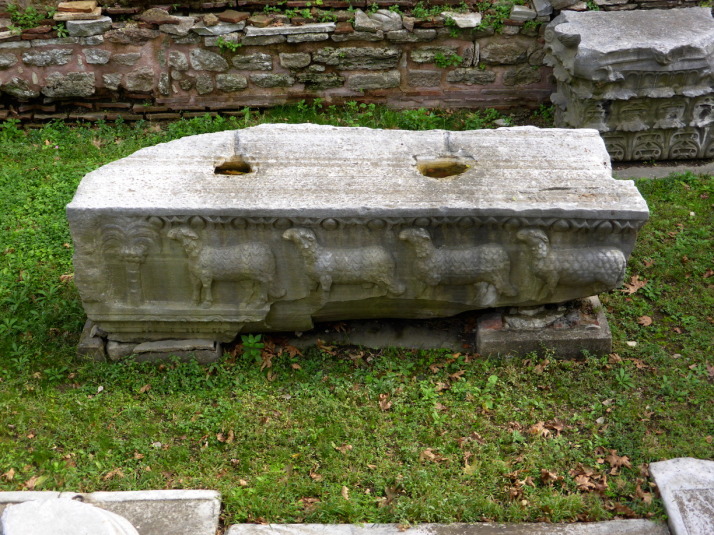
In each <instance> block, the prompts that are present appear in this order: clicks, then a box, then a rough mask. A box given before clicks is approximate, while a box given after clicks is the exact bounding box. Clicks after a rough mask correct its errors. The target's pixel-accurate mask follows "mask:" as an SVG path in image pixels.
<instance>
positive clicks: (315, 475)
mask: <svg viewBox="0 0 714 535" xmlns="http://www.w3.org/2000/svg"><path fill="white" fill-rule="evenodd" d="M319 468H320V465H316V466H313V467H312V468H311V469H310V472H309V476H310V479H312V480H313V481H322V474H318V473H317V471H318V470H319Z"/></svg>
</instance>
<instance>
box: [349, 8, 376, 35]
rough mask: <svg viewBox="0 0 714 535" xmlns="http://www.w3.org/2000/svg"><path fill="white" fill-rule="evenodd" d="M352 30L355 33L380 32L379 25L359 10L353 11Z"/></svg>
mask: <svg viewBox="0 0 714 535" xmlns="http://www.w3.org/2000/svg"><path fill="white" fill-rule="evenodd" d="M354 28H355V31H356V32H367V33H375V32H377V31H379V30H380V24H379V22H378V21H376V20H372V19H371V18H369V17H368V16H367V14H366V13H365V12H364V11H362V10H361V9H357V10H356V11H355V21H354Z"/></svg>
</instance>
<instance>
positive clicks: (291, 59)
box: [279, 52, 312, 69]
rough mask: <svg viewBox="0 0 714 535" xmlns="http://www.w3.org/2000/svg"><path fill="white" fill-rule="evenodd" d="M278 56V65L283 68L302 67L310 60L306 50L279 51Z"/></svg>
mask: <svg viewBox="0 0 714 535" xmlns="http://www.w3.org/2000/svg"><path fill="white" fill-rule="evenodd" d="M279 58H280V66H281V67H283V68H285V69H302V68H303V67H307V66H308V65H310V61H312V59H311V57H310V54H308V53H306V52H296V53H288V52H281V53H280V55H279Z"/></svg>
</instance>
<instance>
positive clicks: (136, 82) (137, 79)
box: [114, 55, 154, 93]
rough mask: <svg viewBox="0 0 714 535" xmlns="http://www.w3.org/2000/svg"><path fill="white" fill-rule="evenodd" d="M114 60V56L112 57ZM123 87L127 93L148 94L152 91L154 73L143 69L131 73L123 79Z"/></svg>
mask: <svg viewBox="0 0 714 535" xmlns="http://www.w3.org/2000/svg"><path fill="white" fill-rule="evenodd" d="M114 57H115V58H116V55H115V56H114ZM124 87H126V89H127V90H129V91H136V92H138V93H149V92H151V91H152V90H153V89H154V71H153V69H151V68H150V67H143V68H141V69H137V70H136V71H132V72H130V73H129V74H127V75H126V76H125V77H124Z"/></svg>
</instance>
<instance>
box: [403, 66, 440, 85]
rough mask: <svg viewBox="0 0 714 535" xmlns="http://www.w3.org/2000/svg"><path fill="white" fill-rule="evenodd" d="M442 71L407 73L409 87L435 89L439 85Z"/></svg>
mask: <svg viewBox="0 0 714 535" xmlns="http://www.w3.org/2000/svg"><path fill="white" fill-rule="evenodd" d="M441 75H442V71H414V70H412V71H409V75H408V83H409V86H410V87H437V86H438V85H439V84H441Z"/></svg>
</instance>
